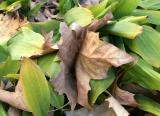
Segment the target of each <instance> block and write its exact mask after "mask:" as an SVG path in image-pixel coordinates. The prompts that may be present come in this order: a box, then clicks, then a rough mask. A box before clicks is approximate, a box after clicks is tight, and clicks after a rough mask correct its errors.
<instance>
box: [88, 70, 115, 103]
mask: <svg viewBox="0 0 160 116" xmlns="http://www.w3.org/2000/svg"><path fill="white" fill-rule="evenodd" d="M114 79H115V74H114V71H113V70H111V69H110V70H109V72H108V77H107V79H102V80H91V81H90V86H91V91H90V97H89V99H90V102H91V104H92V105H93V104H94V103H95V102H96V100H97V98H98V97H99V95H100V94H101V93H103V92H104V91H105V90H106V89H107V88H108V87H109V86H110V85H111V84H112V83H113V81H114Z"/></svg>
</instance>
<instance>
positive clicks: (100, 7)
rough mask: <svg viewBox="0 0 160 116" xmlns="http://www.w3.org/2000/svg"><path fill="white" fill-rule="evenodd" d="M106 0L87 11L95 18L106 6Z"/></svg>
mask: <svg viewBox="0 0 160 116" xmlns="http://www.w3.org/2000/svg"><path fill="white" fill-rule="evenodd" d="M107 3H108V0H103V1H102V2H100V3H99V4H96V5H93V6H90V7H89V8H88V9H89V10H91V11H92V13H93V15H94V17H97V16H98V15H99V14H100V13H101V12H102V11H103V10H105V8H106V6H107Z"/></svg>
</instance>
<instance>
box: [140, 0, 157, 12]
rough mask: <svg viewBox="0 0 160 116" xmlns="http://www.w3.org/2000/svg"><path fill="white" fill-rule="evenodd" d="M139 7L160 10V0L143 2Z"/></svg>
mask: <svg viewBox="0 0 160 116" xmlns="http://www.w3.org/2000/svg"><path fill="white" fill-rule="evenodd" d="M139 6H140V7H142V8H144V9H151V10H158V9H160V0H143V1H141V2H140V4H139Z"/></svg>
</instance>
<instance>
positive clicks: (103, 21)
mask: <svg viewBox="0 0 160 116" xmlns="http://www.w3.org/2000/svg"><path fill="white" fill-rule="evenodd" d="M112 18H113V15H112V13H111V12H109V13H108V14H106V15H105V16H104V17H103V18H101V19H99V20H95V21H93V22H92V23H91V24H90V25H89V27H88V30H89V31H96V30H97V29H99V28H101V27H102V26H104V25H105V24H107V22H108V20H111V19H112Z"/></svg>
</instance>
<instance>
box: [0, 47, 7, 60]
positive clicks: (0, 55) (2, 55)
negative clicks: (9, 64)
mask: <svg viewBox="0 0 160 116" xmlns="http://www.w3.org/2000/svg"><path fill="white" fill-rule="evenodd" d="M8 55H9V54H8V52H7V50H6V49H5V48H4V47H2V46H0V63H1V62H2V61H5V60H6V59H7V57H8Z"/></svg>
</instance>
